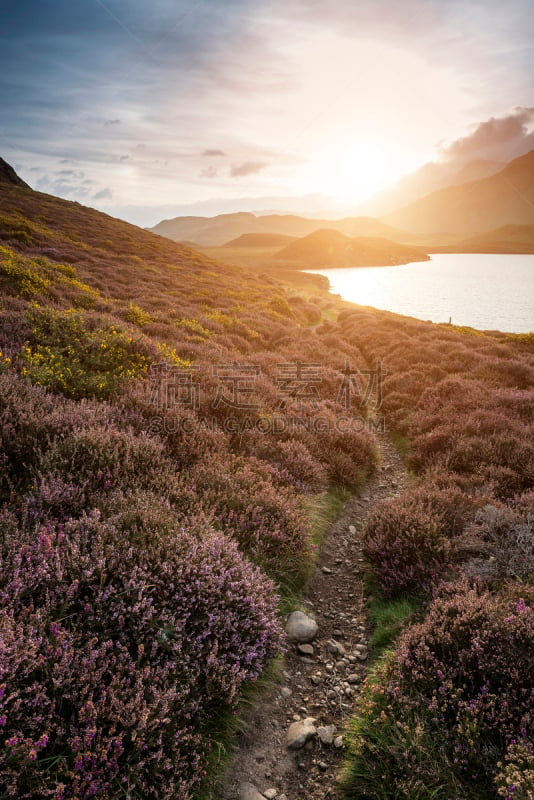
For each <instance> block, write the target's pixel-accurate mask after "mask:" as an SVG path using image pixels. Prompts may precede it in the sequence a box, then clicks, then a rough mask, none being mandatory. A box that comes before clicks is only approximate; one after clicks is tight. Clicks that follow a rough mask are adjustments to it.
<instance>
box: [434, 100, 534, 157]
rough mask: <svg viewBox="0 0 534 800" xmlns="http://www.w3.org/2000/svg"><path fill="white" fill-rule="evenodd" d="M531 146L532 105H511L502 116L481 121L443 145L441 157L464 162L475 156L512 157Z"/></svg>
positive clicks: (533, 141) (533, 132)
mask: <svg viewBox="0 0 534 800" xmlns="http://www.w3.org/2000/svg"><path fill="white" fill-rule="evenodd" d="M529 150H534V108H522V107H519V108H514V110H513V111H512V113H511V114H508V115H507V116H504V117H490V119H488V120H486V121H485V122H480V123H479V124H478V125H477V126H476V127H475V128H474V130H473V131H472V132H471V133H469V134H468V135H467V136H462V137H461V138H460V139H456V140H455V141H454V142H452V143H451V144H447V145H442V146H441V148H440V155H441V158H442V159H443V160H445V161H449V162H450V161H453V162H457V163H458V165H461V164H466V163H468V162H469V161H473V160H475V159H488V160H492V161H511V160H512V159H513V158H518V156H522V155H524V154H525V153H528V151H529Z"/></svg>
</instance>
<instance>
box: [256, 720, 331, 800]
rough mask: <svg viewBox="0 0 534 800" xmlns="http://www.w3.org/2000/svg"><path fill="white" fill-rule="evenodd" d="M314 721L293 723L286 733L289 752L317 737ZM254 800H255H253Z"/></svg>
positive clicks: (298, 748)
mask: <svg viewBox="0 0 534 800" xmlns="http://www.w3.org/2000/svg"><path fill="white" fill-rule="evenodd" d="M315 722H316V720H315V719H314V717H306V719H301V720H300V721H299V722H293V724H292V725H290V726H289V729H288V731H287V746H288V748H289V750H300V748H301V747H304V745H305V744H306V742H309V741H310V739H313V738H314V737H315V736H317V728H316V727H315ZM255 800H256V799H255Z"/></svg>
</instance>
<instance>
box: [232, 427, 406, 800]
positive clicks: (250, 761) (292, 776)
mask: <svg viewBox="0 0 534 800" xmlns="http://www.w3.org/2000/svg"><path fill="white" fill-rule="evenodd" d="M377 439H378V440H379V446H380V450H381V463H380V465H379V467H378V470H377V473H376V474H375V476H374V477H373V478H371V480H370V481H369V482H368V483H367V484H366V486H365V488H364V490H363V491H362V493H361V495H360V496H358V497H355V498H353V499H351V500H350V501H349V502H348V503H347V504H346V506H345V508H344V510H343V513H342V515H341V516H340V517H339V518H338V519H337V520H336V521H335V522H334V523H333V524H332V525H331V526H330V528H329V530H328V532H327V534H326V536H325V538H324V540H323V544H322V546H321V550H320V553H319V555H318V559H317V563H316V567H315V569H314V573H313V575H312V577H311V579H310V582H309V584H308V587H307V591H306V593H305V595H304V597H303V598H302V604H301V609H302V610H304V611H305V612H306V613H308V614H309V615H310V616H311V617H313V618H314V619H315V621H316V622H317V624H318V626H319V628H318V632H317V635H316V637H315V639H314V640H313V642H312V646H313V654H312V655H310V654H300V653H299V652H298V647H297V646H296V645H293V644H290V645H288V651H287V653H286V656H285V658H284V665H283V678H282V681H281V683H279V684H276V685H272V686H270V687H269V689H267V690H266V691H265V692H264V693H263V694H262V695H261V697H260V698H259V699H258V701H257V704H256V705H255V706H254V707H253V708H252V709H251V710H250V711H249V712H248V713H247V714H246V716H245V720H244V726H243V730H242V732H241V733H240V734H239V737H238V741H237V744H236V751H235V754H234V757H233V762H232V766H231V768H230V771H229V774H228V776H227V779H226V784H225V787H224V789H223V791H222V793H221V795H220V796H221V800H260V798H262V796H263V797H265V796H267V797H268V798H273V797H276V800H302V798H306V800H325V798H328V799H329V800H335V798H340V797H341V795H340V791H339V788H338V786H337V776H338V774H339V772H340V769H341V766H342V763H343V749H344V748H343V745H342V741H341V740H340V739H339V738H337V737H339V736H343V733H344V729H345V726H346V724H347V722H348V720H349V718H350V716H351V712H352V707H353V704H354V700H355V698H356V696H357V695H358V692H359V690H360V686H361V683H362V681H363V680H364V678H365V674H366V670H367V663H368V660H369V658H370V656H368V655H367V649H368V648H367V645H368V638H369V626H368V622H367V618H366V601H367V598H366V596H365V591H364V575H365V561H364V558H363V554H362V549H361V541H360V530H361V528H362V526H363V524H364V523H365V520H366V518H367V516H368V514H369V511H370V509H371V508H372V507H373V505H374V504H375V503H376V502H378V501H379V500H382V499H384V498H386V497H394V496H396V495H398V494H400V493H401V492H403V491H404V490H405V489H406V488H407V486H408V483H409V476H408V473H407V471H406V467H405V466H404V464H403V462H402V460H401V458H400V456H399V454H398V452H397V450H396V449H395V447H394V446H393V444H392V443H391V441H390V440H389V438H388V437H387V435H385V434H379V435H377ZM331 640H334V641H335V642H337V643H339V644H341V645H342V650H343V649H344V650H345V653H344V654H343V652H341V654H339V653H338V654H337V655H334V654H333V653H332V652H331V650H332V643H331ZM329 643H330V644H329ZM334 649H335V645H334ZM305 717H313V718H315V719H316V727H319V726H327V725H335V727H336V732H335V734H334V743H332V744H323V742H322V741H321V740H320V738H319V737H318V736H316V737H315V738H313V739H312V740H311V741H309V742H308V743H307V744H306V745H305V746H304V747H303V748H302V749H300V750H296V751H290V750H288V748H287V744H286V735H287V730H288V728H289V726H290V725H291V723H293V722H295V721H297V720H300V719H302V718H305ZM336 745H337V746H336ZM340 745H341V746H340ZM275 791H276V794H274V792H275Z"/></svg>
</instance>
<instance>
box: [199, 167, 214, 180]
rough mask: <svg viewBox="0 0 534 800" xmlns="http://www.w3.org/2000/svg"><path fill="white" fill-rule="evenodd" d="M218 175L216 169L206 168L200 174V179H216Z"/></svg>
mask: <svg viewBox="0 0 534 800" xmlns="http://www.w3.org/2000/svg"><path fill="white" fill-rule="evenodd" d="M217 175H218V170H217V167H206V168H205V169H203V170H202V171H201V173H200V177H201V178H216V177H217Z"/></svg>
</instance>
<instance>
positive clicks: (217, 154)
mask: <svg viewBox="0 0 534 800" xmlns="http://www.w3.org/2000/svg"><path fill="white" fill-rule="evenodd" d="M202 155H203V156H205V157H207V158H215V157H222V158H226V153H225V152H224V150H216V149H213V150H211V149H208V150H204V152H203V153H202Z"/></svg>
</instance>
